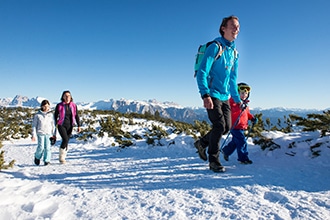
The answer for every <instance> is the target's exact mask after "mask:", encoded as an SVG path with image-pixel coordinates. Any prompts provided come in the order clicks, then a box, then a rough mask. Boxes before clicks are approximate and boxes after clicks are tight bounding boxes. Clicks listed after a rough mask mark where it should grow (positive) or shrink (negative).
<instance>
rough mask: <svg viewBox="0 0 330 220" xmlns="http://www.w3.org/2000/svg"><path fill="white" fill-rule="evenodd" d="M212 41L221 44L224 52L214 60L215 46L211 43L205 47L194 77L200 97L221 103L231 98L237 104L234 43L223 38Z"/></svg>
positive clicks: (236, 56)
mask: <svg viewBox="0 0 330 220" xmlns="http://www.w3.org/2000/svg"><path fill="white" fill-rule="evenodd" d="M214 40H215V41H218V42H220V43H221V45H222V49H223V50H224V51H223V53H222V55H221V56H220V58H219V59H217V60H215V57H216V55H217V54H218V52H219V48H218V46H217V44H216V43H212V44H211V45H210V46H208V47H207V49H206V51H205V55H204V58H203V60H202V63H201V65H200V68H199V70H198V71H197V75H196V78H197V85H198V88H199V93H200V94H201V96H202V97H203V96H204V95H210V96H211V97H213V98H217V99H219V100H221V101H226V100H228V99H229V98H230V97H232V98H233V99H234V101H235V102H236V103H239V102H240V101H241V100H240V97H239V94H238V90H237V68H238V54H237V51H235V50H236V45H235V42H229V41H228V40H226V39H224V38H223V37H218V38H215V39H214Z"/></svg>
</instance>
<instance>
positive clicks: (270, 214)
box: [0, 132, 330, 220]
mask: <svg viewBox="0 0 330 220" xmlns="http://www.w3.org/2000/svg"><path fill="white" fill-rule="evenodd" d="M268 135H269V136H270V137H272V138H274V140H275V142H276V143H278V144H280V145H281V149H276V150H274V151H262V150H261V149H260V146H255V145H253V144H252V143H251V141H250V140H249V152H250V159H252V160H253V164H252V165H242V164H239V163H238V162H237V160H236V159H237V156H236V152H235V153H234V155H232V156H231V157H230V160H229V161H228V162H226V161H224V160H222V163H223V165H225V167H226V172H225V173H213V172H212V171H210V170H209V169H208V163H207V162H204V161H202V160H200V159H199V157H198V155H197V154H196V150H195V148H194V147H193V141H194V140H193V139H192V137H190V136H184V135H182V136H176V135H171V138H170V139H171V140H167V141H166V145H165V146H148V145H147V144H146V143H145V141H143V140H141V141H138V142H137V143H136V144H135V145H134V146H131V147H127V148H119V147H112V146H111V138H95V139H94V140H91V141H89V142H82V141H76V140H74V139H72V140H70V145H69V148H70V149H69V153H68V158H67V159H68V163H67V164H65V165H61V164H60V163H59V162H58V147H59V144H60V140H59V141H58V142H57V143H56V145H55V146H53V147H52V153H53V154H52V161H51V165H50V166H43V165H40V166H36V165H34V163H33V158H34V151H35V148H36V143H35V142H31V140H30V139H26V140H12V141H5V142H3V145H4V147H3V150H5V157H6V161H7V162H8V161H10V160H12V159H15V160H16V163H15V167H14V168H13V169H9V170H3V171H1V172H0V175H1V178H0V195H1V199H0V219H4V220H5V219H6V220H11V219H15V220H17V219H24V220H25V219H38V220H40V219H54V220H55V219H61V220H62V219H65V220H71V219H72V220H73V219H93V220H94V219H112V220H114V219H134V220H137V219H155V220H160V219H178V220H185V219H187V220H188V219H189V220H191V219H196V220H197V219H198V220H200V219H265V220H266V219H267V220H268V219H276V220H279V219H286V220H287V219H322V220H324V219H330V217H329V216H330V159H329V158H330V139H329V137H324V138H318V136H319V134H318V133H292V134H283V133H279V132H272V133H269V134H268ZM173 140H174V144H173ZM306 140H307V141H306ZM292 141H295V143H296V144H295V146H294V147H293V148H291V149H289V148H288V144H289V143H291V142H292ZM316 142H322V143H323V144H322V145H321V147H319V148H318V150H321V152H320V154H321V156H318V157H313V156H312V153H311V151H310V146H311V145H313V144H314V143H316ZM170 143H171V144H170ZM289 154H290V155H291V156H290V155H289ZM292 155H294V156H292ZM221 159H222V158H221Z"/></svg>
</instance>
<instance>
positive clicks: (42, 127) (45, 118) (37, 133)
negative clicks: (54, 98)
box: [32, 100, 56, 165]
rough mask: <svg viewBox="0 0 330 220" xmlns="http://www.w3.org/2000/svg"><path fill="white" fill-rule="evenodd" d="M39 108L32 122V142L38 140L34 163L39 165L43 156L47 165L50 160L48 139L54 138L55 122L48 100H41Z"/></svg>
mask: <svg viewBox="0 0 330 220" xmlns="http://www.w3.org/2000/svg"><path fill="white" fill-rule="evenodd" d="M40 107H41V109H40V110H39V111H38V112H37V114H35V116H34V118H33V122H32V141H35V140H36V137H37V138H38V146H37V150H36V152H35V154H34V163H35V164H36V165H39V164H40V160H41V158H42V156H43V160H44V163H45V165H49V164H50V158H51V150H50V139H49V138H50V137H53V138H55V129H56V128H55V120H54V114H53V113H52V112H51V111H50V104H49V101H48V100H43V101H42V102H41V105H40Z"/></svg>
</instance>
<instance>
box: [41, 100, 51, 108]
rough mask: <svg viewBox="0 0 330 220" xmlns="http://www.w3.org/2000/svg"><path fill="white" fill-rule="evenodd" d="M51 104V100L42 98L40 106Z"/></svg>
mask: <svg viewBox="0 0 330 220" xmlns="http://www.w3.org/2000/svg"><path fill="white" fill-rule="evenodd" d="M47 104H48V105H50V104H49V101H48V100H47V99H45V100H42V102H41V104H40V107H42V106H44V105H47Z"/></svg>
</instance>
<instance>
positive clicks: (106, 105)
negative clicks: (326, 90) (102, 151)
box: [0, 95, 322, 123]
mask: <svg viewBox="0 0 330 220" xmlns="http://www.w3.org/2000/svg"><path fill="white" fill-rule="evenodd" d="M42 100H44V98H42V97H39V96H38V97H36V98H28V97H26V96H22V95H16V96H15V97H14V98H0V106H1V107H27V108H38V107H39V106H40V103H41V101H42ZM56 104H57V103H51V107H53V108H54V107H55V105H56ZM76 104H77V106H78V109H80V110H82V109H91V110H92V109H94V110H114V111H119V112H122V113H130V112H134V113H140V114H143V113H145V112H149V113H151V114H155V113H156V112H159V114H160V116H162V117H165V118H171V119H174V120H178V121H184V122H188V123H192V122H193V121H194V120H199V121H203V120H205V121H208V118H207V114H206V110H205V109H204V108H191V107H182V106H180V105H178V104H176V103H173V102H158V101H156V100H148V101H136V100H126V99H120V100H114V99H109V100H101V101H97V102H89V103H84V102H76ZM250 110H251V113H252V114H256V113H262V115H263V118H270V120H271V122H272V123H277V120H278V118H279V119H281V120H282V119H283V117H284V116H288V115H289V114H296V115H299V116H302V117H305V116H306V115H307V114H309V113H322V110H316V109H298V108H297V109H288V108H271V109H262V108H254V109H250Z"/></svg>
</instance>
